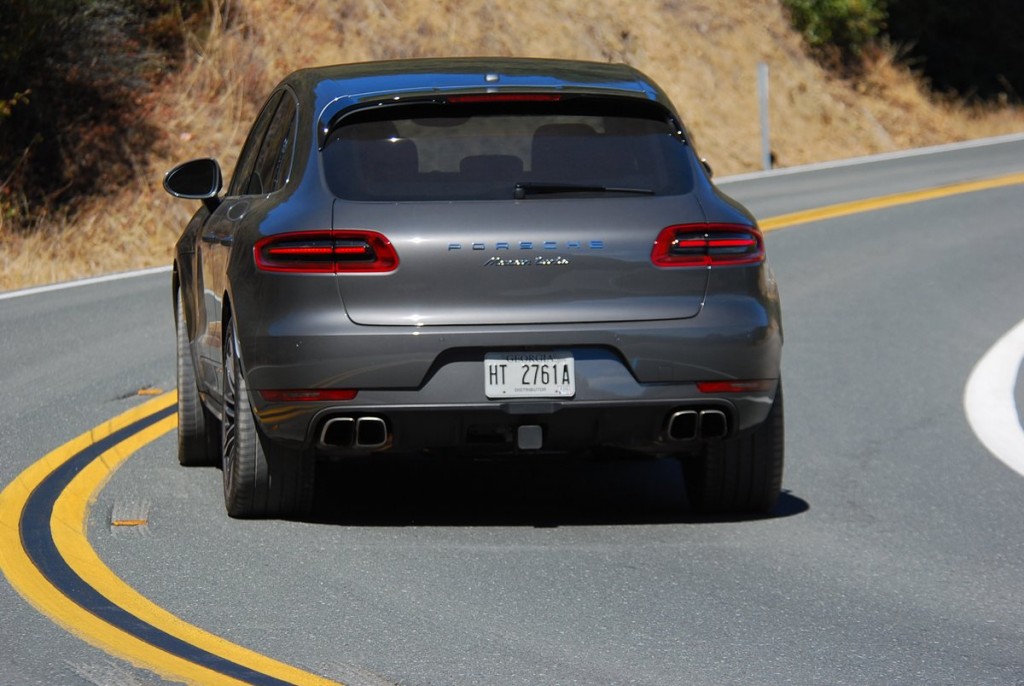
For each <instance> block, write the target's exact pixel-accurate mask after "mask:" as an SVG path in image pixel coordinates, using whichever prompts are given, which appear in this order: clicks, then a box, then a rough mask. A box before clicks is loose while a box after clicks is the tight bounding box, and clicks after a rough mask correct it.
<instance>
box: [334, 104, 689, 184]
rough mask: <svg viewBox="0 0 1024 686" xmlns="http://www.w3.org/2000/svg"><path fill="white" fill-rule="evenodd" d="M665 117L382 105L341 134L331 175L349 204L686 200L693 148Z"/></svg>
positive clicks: (347, 122)
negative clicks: (630, 198) (649, 197)
mask: <svg viewBox="0 0 1024 686" xmlns="http://www.w3.org/2000/svg"><path fill="white" fill-rule="evenodd" d="M631 109H636V110H637V111H636V112H633V111H630V110H631ZM382 115H383V116H382ZM657 115H658V113H657V112H655V111H654V110H652V108H650V107H644V108H642V109H641V108H632V107H629V106H624V105H623V104H621V103H619V102H611V103H608V102H604V103H600V104H598V103H592V104H587V103H580V102H579V101H570V102H557V103H543V104H542V105H538V104H536V103H531V104H528V105H525V104H509V103H494V104H487V105H479V104H478V105H473V106H461V105H453V104H448V103H437V104H429V105H404V106H395V107H379V108H375V109H373V110H370V111H362V112H357V113H355V114H352V115H350V116H348V117H346V118H345V119H344V120H342V122H341V123H340V124H339V125H338V126H337V127H336V128H335V129H334V131H333V132H332V133H331V135H330V136H329V138H328V140H327V143H326V145H325V146H324V150H323V160H324V169H325V172H326V175H327V182H328V185H329V186H330V188H331V190H332V191H333V192H334V194H335V195H337V196H338V197H340V198H345V199H348V200H366V201H402V200H509V199H512V198H513V197H531V198H532V197H537V198H547V197H567V196H572V197H580V196H606V195H634V194H636V195H679V194H683V193H687V192H689V190H690V189H691V187H692V177H691V174H692V172H691V167H690V164H689V160H688V157H687V156H688V154H689V153H688V151H687V148H686V145H685V144H684V143H683V142H682V141H681V140H680V139H679V137H678V136H677V135H676V134H675V132H674V127H673V126H672V125H671V124H670V123H669V121H668V119H667V115H666V117H665V118H661V119H659V118H658V116H657ZM517 186H519V187H520V190H519V193H518V194H517V191H516V188H517ZM524 189H525V192H524Z"/></svg>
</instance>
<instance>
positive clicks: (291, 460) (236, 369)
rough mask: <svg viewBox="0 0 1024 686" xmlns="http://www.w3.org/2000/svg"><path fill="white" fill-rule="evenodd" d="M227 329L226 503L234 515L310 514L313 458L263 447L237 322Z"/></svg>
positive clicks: (223, 453)
mask: <svg viewBox="0 0 1024 686" xmlns="http://www.w3.org/2000/svg"><path fill="white" fill-rule="evenodd" d="M224 330H225V335H224V356H223V359H224V375H223V376H224V393H223V398H224V408H223V409H224V411H223V414H222V417H223V420H222V422H221V426H222V432H221V433H222V440H221V443H222V446H223V448H222V450H221V467H222V470H223V475H224V505H225V507H226V508H227V511H228V514H229V515H231V516H232V517H244V518H249V517H275V516H302V515H305V514H307V513H308V512H309V508H310V505H311V503H312V495H313V467H314V461H313V460H312V459H311V458H310V457H309V456H306V455H303V454H301V453H300V452H298V451H287V450H283V449H280V448H277V447H275V449H274V450H272V451H269V452H268V451H266V450H265V449H264V443H266V442H268V441H266V439H265V438H264V437H263V436H261V435H260V432H259V430H258V428H257V426H256V420H255V419H254V417H253V414H252V408H251V406H250V404H249V391H248V388H247V386H246V382H245V375H244V374H243V373H242V365H241V363H240V361H239V355H238V346H237V344H236V333H235V330H234V325H233V323H232V322H230V321H228V322H225V323H224Z"/></svg>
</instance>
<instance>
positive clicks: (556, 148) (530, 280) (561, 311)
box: [322, 93, 708, 326]
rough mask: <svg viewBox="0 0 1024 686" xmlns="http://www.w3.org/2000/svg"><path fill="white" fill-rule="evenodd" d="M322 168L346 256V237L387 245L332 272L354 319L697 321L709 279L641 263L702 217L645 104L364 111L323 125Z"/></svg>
mask: <svg viewBox="0 0 1024 686" xmlns="http://www.w3.org/2000/svg"><path fill="white" fill-rule="evenodd" d="M322 160H323V166H324V174H325V179H326V181H327V183H328V185H329V186H330V188H331V190H332V191H333V192H334V194H335V195H336V196H337V198H338V199H337V200H336V201H335V207H334V219H333V228H334V230H335V232H339V235H341V236H342V237H343V238H354V240H355V243H354V244H353V245H354V246H355V247H350V248H347V249H351V250H352V251H353V254H355V255H356V256H357V259H361V257H360V253H359V250H360V249H362V248H360V247H359V246H361V245H362V244H361V243H360V240H362V239H361V238H360V237H361V236H364V235H370V234H365V232H374V233H373V234H372V235H373V236H374V237H375V238H374V240H376V241H384V242H383V243H378V245H377V248H376V249H377V251H378V252H379V251H380V250H382V249H384V250H387V251H389V252H390V251H391V250H393V251H394V254H393V255H390V256H389V257H388V260H387V262H388V265H387V268H385V269H380V270H369V272H370V273H367V271H361V272H357V273H352V272H348V271H347V270H342V272H341V273H339V275H338V285H339V289H340V292H341V297H342V301H343V302H344V305H345V308H346V310H347V312H348V315H349V317H350V318H351V319H352V321H353V322H356V323H358V324H363V325H376V326H400V325H404V326H408V325H417V326H441V325H477V324H552V323H585V322H595V323H597V322H623V321H640V320H665V319H681V318H687V317H693V316H695V315H697V313H698V312H699V311H700V307H701V303H702V301H703V298H704V293H705V288H706V286H707V278H708V276H707V269H705V268H702V267H701V266H700V265H693V266H691V267H689V268H666V267H665V266H664V265H656V264H655V263H654V261H653V259H652V249H653V247H654V244H655V241H656V239H657V238H658V237H659V235H661V233H662V232H663V230H664V229H665V228H666V227H670V226H679V225H686V226H699V225H701V224H702V223H703V222H704V221H705V216H704V214H703V212H702V210H701V207H700V204H699V202H698V201H697V199H696V197H695V196H694V194H693V187H694V183H693V174H694V173H695V172H694V158H693V153H692V150H691V149H690V148H689V147H688V145H687V144H686V143H685V141H684V140H683V139H682V135H681V133H680V127H679V126H678V124H676V123H675V122H674V121H672V119H671V115H670V113H668V112H667V111H666V110H664V109H663V108H662V107H661V106H660V105H657V104H655V103H653V102H651V101H649V100H646V99H642V98H637V97H611V96H607V95H582V96H581V95H578V94H576V95H559V94H549V93H526V94H524V93H512V94H508V93H504V94H498V95H490V94H479V95H466V96H446V97H445V98H442V99H440V100H431V101H429V102H413V103H406V104H402V105H378V106H375V107H372V108H363V109H357V110H355V111H353V112H350V113H347V114H345V116H343V117H342V118H341V119H340V120H337V121H335V122H333V123H332V128H331V132H330V135H329V136H328V137H327V140H326V144H325V146H324V149H323V153H322ZM348 231H352V232H354V233H344V232H348ZM360 232H363V233H360ZM388 243H389V245H386V244H388ZM346 245H349V244H348V243H346ZM365 250H366V251H367V255H371V254H372V253H373V252H374V248H373V247H372V246H370V245H369V243H367V244H366V246H365ZM673 266H675V265H673Z"/></svg>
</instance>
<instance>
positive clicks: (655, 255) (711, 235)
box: [651, 224, 764, 267]
mask: <svg viewBox="0 0 1024 686" xmlns="http://www.w3.org/2000/svg"><path fill="white" fill-rule="evenodd" d="M762 260H764V237H763V236H762V235H761V232H760V231H758V230H757V227H755V226H747V225H745V224H677V225H675V226H668V227H666V228H664V229H662V230H661V233H659V234H658V238H657V239H656V240H655V241H654V249H653V250H652V251H651V261H652V262H653V263H654V264H655V265H656V266H658V267H717V266H725V265H735V264H757V263H758V262H761V261H762Z"/></svg>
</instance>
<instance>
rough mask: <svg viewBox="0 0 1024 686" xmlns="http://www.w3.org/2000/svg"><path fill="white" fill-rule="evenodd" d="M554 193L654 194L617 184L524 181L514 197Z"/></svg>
mask: <svg viewBox="0 0 1024 686" xmlns="http://www.w3.org/2000/svg"><path fill="white" fill-rule="evenodd" d="M552 193H631V194H633V195H654V191H652V190H651V189H649V188H617V187H615V186H595V185H589V184H582V183H523V182H519V183H517V184H516V187H515V192H514V193H513V195H512V197H513V198H515V199H516V200H522V199H523V198H525V197H526V196H528V195H543V194H552Z"/></svg>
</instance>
